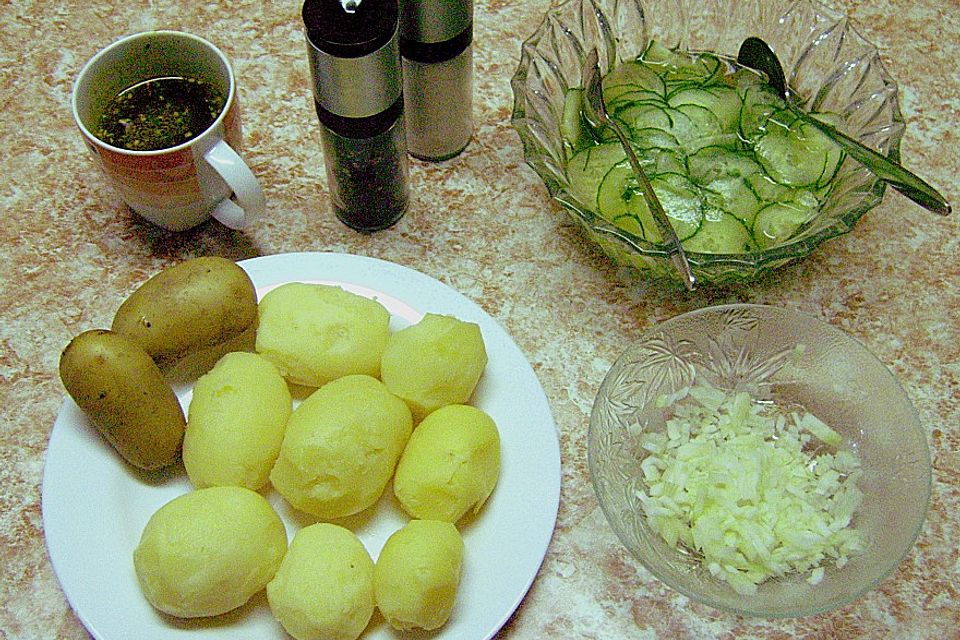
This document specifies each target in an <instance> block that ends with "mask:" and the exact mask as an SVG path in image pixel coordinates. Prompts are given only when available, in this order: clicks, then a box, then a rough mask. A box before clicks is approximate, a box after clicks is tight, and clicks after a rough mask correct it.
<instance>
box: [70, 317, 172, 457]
mask: <svg viewBox="0 0 960 640" xmlns="http://www.w3.org/2000/svg"><path fill="white" fill-rule="evenodd" d="M60 379H61V380H62V381H63V386H64V387H66V389H67V393H69V394H70V397H71V398H73V400H74V402H76V403H77V406H79V407H80V409H81V410H83V412H84V413H85V414H86V415H87V417H89V418H90V420H91V422H93V424H94V426H96V428H97V430H98V431H99V432H100V434H101V435H102V436H103V437H104V438H105V439H106V440H107V442H109V443H110V444H111V445H112V446H113V447H114V448H115V449H116V450H117V451H118V452H119V453H120V455H121V456H123V458H124V459H125V460H126V461H127V462H129V463H130V464H132V465H133V466H135V467H138V468H140V469H145V470H154V469H160V468H162V467H165V466H167V465H169V464H171V463H173V462H175V461H176V460H177V458H178V456H179V453H180V445H181V443H182V441H183V433H184V428H185V424H186V420H185V419H184V415H183V409H182V408H181V406H180V401H179V400H178V399H177V395H176V393H174V391H173V389H172V388H171V387H170V385H169V384H167V383H166V382H165V381H164V379H163V375H162V373H161V372H160V369H159V367H157V365H156V363H155V362H154V361H153V360H152V359H151V358H150V356H149V355H148V354H147V352H146V351H144V350H143V348H142V347H140V345H138V344H137V343H136V342H133V341H132V340H130V339H129V338H126V337H124V336H122V335H119V334H117V333H114V332H112V331H108V330H106V329H93V330H90V331H84V332H83V333H81V334H80V335H78V336H76V337H75V338H74V339H73V340H71V341H70V344H68V345H67V347H66V349H64V351H63V353H62V354H61V356H60Z"/></svg>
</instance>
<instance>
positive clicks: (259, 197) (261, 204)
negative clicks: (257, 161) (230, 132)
mask: <svg viewBox="0 0 960 640" xmlns="http://www.w3.org/2000/svg"><path fill="white" fill-rule="evenodd" d="M203 159H204V160H206V161H207V162H208V163H209V164H210V166H211V167H213V168H214V169H215V170H216V172H217V173H219V174H220V177H221V178H223V181H224V182H226V183H227V186H229V187H230V188H231V189H232V190H233V195H234V197H235V198H236V200H237V201H236V202H234V201H233V200H232V199H231V198H224V199H223V200H221V201H220V203H219V204H217V206H216V208H215V209H214V210H213V211H212V212H211V214H210V215H212V216H213V217H214V218H215V219H217V220H219V221H220V223H221V224H223V225H224V226H225V227H229V228H230V229H243V228H244V227H247V226H248V225H249V224H250V223H251V222H253V221H254V220H255V219H256V218H259V217H260V216H261V215H263V213H264V211H265V210H266V207H267V204H266V199H265V198H264V195H263V190H262V189H261V188H260V183H259V182H258V181H257V178H256V176H254V175H253V172H252V171H250V167H248V166H247V164H246V163H245V162H244V161H243V159H242V158H241V157H240V156H239V155H238V154H237V152H236V151H234V150H233V148H232V147H231V146H230V145H229V144H227V143H226V141H224V140H218V141H217V144H215V145H213V147H211V148H210V150H209V151H207V152H206V153H204V154H203Z"/></svg>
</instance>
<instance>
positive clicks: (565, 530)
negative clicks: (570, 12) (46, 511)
mask: <svg viewBox="0 0 960 640" xmlns="http://www.w3.org/2000/svg"><path fill="white" fill-rule="evenodd" d="M547 4H548V0H511V1H507V0H478V1H477V3H476V17H477V24H476V81H475V92H476V108H475V118H476V136H475V139H474V141H473V142H472V144H471V145H470V146H469V148H468V149H467V150H466V152H465V153H464V154H462V155H461V156H459V157H457V158H456V159H454V160H452V161H449V162H446V163H442V164H437V165H427V164H423V163H416V162H415V163H413V166H412V169H411V184H412V188H413V193H414V196H413V202H412V205H411V208H410V210H409V212H408V213H407V215H406V217H405V218H404V219H403V220H402V221H401V222H400V223H399V224H398V225H397V226H396V227H394V228H392V229H390V230H388V231H384V232H381V233H377V234H374V235H368V236H365V235H360V234H357V233H354V232H352V231H350V230H348V229H347V228H346V227H344V226H343V225H341V224H340V223H338V222H337V221H336V220H335V219H334V217H333V216H332V215H331V213H330V211H329V207H328V201H327V193H326V186H325V182H324V179H323V172H322V167H323V159H322V155H321V151H320V143H319V138H318V130H317V124H316V118H315V115H314V113H313V107H312V105H311V103H310V99H309V93H308V90H307V87H308V82H307V66H306V57H305V53H304V44H303V34H302V30H301V22H300V18H299V2H293V1H288V2H270V1H267V2H263V1H254V0H237V1H234V2H230V3H220V2H183V1H177V0H133V1H131V2H119V1H118V0H107V1H104V2H58V3H51V2H40V1H39V0H16V1H8V2H4V3H3V4H2V6H0V135H2V136H3V146H2V148H3V153H2V154H0V176H2V181H0V216H2V219H0V415H2V434H3V435H2V445H0V550H2V551H0V553H2V555H0V565H2V569H0V572H2V573H0V638H3V639H5V640H6V639H19V640H28V639H43V640H54V639H55V640H68V639H70V640H73V639H78V638H87V637H89V636H88V635H87V633H86V632H85V631H84V629H83V627H82V626H81V624H80V623H79V622H78V620H77V618H76V617H75V616H74V614H73V613H72V612H71V610H70V608H69V606H68V604H67V602H66V600H65V598H64V596H63V593H62V591H61V590H60V587H59V585H58V582H57V578H56V576H55V575H54V573H53V571H52V569H51V565H50V563H49V561H48V558H47V551H46V548H45V545H44V534H43V528H42V523H41V503H40V489H41V478H42V473H43V464H44V453H45V450H46V446H47V439H48V436H49V433H50V430H51V427H52V424H53V421H54V418H55V416H56V414H57V411H58V409H59V407H60V405H61V402H62V401H63V397H64V391H63V387H62V386H61V384H60V382H59V380H58V378H57V361H58V357H59V354H60V351H61V349H62V348H63V347H64V345H66V343H67V342H68V340H69V339H70V337H71V336H73V335H74V334H76V333H78V332H80V331H82V330H84V329H88V328H94V327H100V326H106V325H108V324H109V321H110V318H111V317H112V314H113V312H114V311H115V309H116V307H117V305H118V304H119V301H120V300H121V299H122V298H123V296H125V295H126V294H128V293H129V292H130V291H131V290H132V289H133V288H134V287H135V286H136V285H137V284H139V283H140V282H142V281H143V280H145V279H146V278H147V277H148V276H150V275H152V274H153V273H155V272H157V271H158V270H160V269H161V268H162V267H165V266H167V265H171V264H173V263H176V262H178V261H180V260H183V259H186V258H190V257H193V256H199V255H222V256H226V257H229V258H232V259H238V260H239V259H244V258H249V257H253V256H258V255H268V254H275V253H282V252H290V251H336V252H349V253H355V254H360V255H366V256H374V257H378V258H382V259H386V260H390V261H393V262H396V263H400V264H402V265H406V266H409V267H413V268H416V269H418V270H420V271H422V272H424V273H426V274H428V275H430V276H433V277H435V278H437V279H439V280H441V281H443V282H445V283H447V284H449V285H450V286H452V287H454V288H456V289H457V290H459V291H460V292H462V293H463V294H465V295H466V296H468V297H469V298H471V299H472V300H474V301H476V302H477V303H478V304H479V305H480V306H481V307H483V309H484V310H486V311H487V312H488V313H489V314H490V315H492V316H493V317H494V318H495V319H496V320H498V321H499V322H500V323H501V324H502V326H503V327H504V328H505V329H506V330H507V331H508V332H509V333H510V334H511V335H512V337H513V338H514V339H515V340H516V342H517V343H518V345H519V346H520V348H521V349H522V351H523V352H524V354H525V355H526V357H527V358H528V359H529V361H530V362H531V364H532V365H533V368H534V370H535V372H536V373H537V375H538V377H539V379H540V382H541V383H542V385H543V387H544V388H545V390H546V394H547V397H548V398H549V400H550V403H551V407H552V410H553V413H554V416H555V418H556V424H557V428H558V430H559V434H560V443H561V453H562V464H563V478H562V494H561V504H560V512H559V519H558V522H557V527H556V531H555V534H554V537H553V541H552V543H551V545H550V548H549V550H548V552H547V556H546V559H545V561H544V564H543V567H542V569H541V571H540V574H539V576H538V578H537V580H536V581H535V583H534V585H533V587H532V589H531V591H530V592H529V594H528V596H527V597H526V599H525V600H524V602H523V603H522V605H521V607H520V608H519V610H518V611H517V612H516V614H515V615H514V616H513V617H512V618H511V619H510V620H509V622H508V623H507V625H506V626H505V627H504V629H503V630H502V632H501V636H500V637H502V638H510V639H511V640H513V639H517V640H519V639H541V638H597V639H600V638H664V639H682V638H724V639H733V638H765V639H772V638H791V637H804V638H857V637H863V638H898V639H900V638H904V639H905V638H914V639H919V638H930V639H937V640H940V639H943V638H948V637H953V638H957V637H960V587H958V584H960V557H958V541H960V526H958V513H960V453H958V449H960V266H958V265H960V241H958V237H960V228H958V227H960V217H958V216H957V215H956V214H955V215H954V216H952V217H951V218H948V219H938V218H935V217H933V216H932V215H930V214H928V213H926V212H924V211H922V210H920V209H919V208H918V207H916V206H914V205H912V204H911V203H909V202H908V201H907V200H906V199H905V198H903V197H902V196H900V195H899V194H896V193H895V192H892V191H888V192H887V195H886V198H885V200H884V202H883V203H882V205H881V206H879V207H878V208H876V209H875V210H874V211H872V212H871V213H869V214H868V215H867V216H866V217H865V218H864V219H863V220H862V221H861V223H860V224H859V226H858V227H857V228H856V230H855V232H854V233H852V234H850V235H847V236H844V237H841V238H838V239H836V240H833V241H831V242H829V243H828V244H827V245H826V246H824V247H822V250H820V251H819V252H818V253H817V254H816V255H815V256H813V257H811V258H809V259H807V260H804V261H802V262H800V263H797V264H795V265H793V266H790V267H788V268H786V269H783V270H782V271H780V272H779V273H778V274H777V275H776V276H774V277H769V278H767V279H764V280H761V281H759V282H757V283H755V284H753V285H751V286H749V287H746V288H741V289H733V290H725V291H721V292H716V291H714V292H711V291H701V292H697V293H694V294H692V295H688V294H685V293H683V292H682V291H680V290H678V289H677V288H675V287H666V286H663V285H662V284H658V283H655V282H649V281H647V280H645V279H644V278H643V277H642V276H640V275H637V274H635V273H632V272H627V271H624V270H620V269H617V268H615V267H613V266H612V265H611V264H610V263H609V262H608V261H607V259H606V258H604V257H603V256H602V255H601V254H600V253H599V252H598V251H596V250H594V249H593V248H591V247H590V246H588V245H586V244H585V243H584V241H583V239H582V237H581V235H580V234H579V232H578V231H577V230H576V229H575V228H574V227H573V226H572V224H571V223H569V222H568V220H567V217H566V214H565V213H564V212H563V211H562V210H561V209H560V208H559V207H558V206H557V205H555V204H553V203H552V202H551V201H550V200H549V199H548V197H547V194H546V191H545V189H544V188H543V186H542V185H541V183H540V182H539V180H538V179H537V177H536V175H535V174H534V173H533V171H532V170H530V169H529V168H527V167H526V165H524V163H523V160H522V157H521V147H520V144H519V141H518V137H517V135H516V134H515V133H514V131H513V129H512V128H511V126H510V124H509V116H510V110H511V105H512V94H511V91H510V86H509V80H510V77H511V75H512V73H513V71H514V68H515V65H516V62H517V59H518V56H519V45H520V41H521V40H522V39H523V38H524V37H526V36H527V35H528V34H529V33H530V32H532V31H533V29H534V28H535V26H536V24H537V23H538V21H539V19H540V16H541V15H542V13H543V11H544V10H545V9H546V7H547ZM832 4H833V6H834V7H835V8H837V9H840V10H843V11H847V12H849V13H850V15H851V18H852V20H853V22H854V24H855V25H856V26H857V28H858V29H859V30H860V31H861V32H862V33H863V34H864V35H865V36H866V37H867V38H869V39H871V40H872V41H874V42H875V43H876V44H877V45H878V47H879V49H880V53H881V55H882V57H883V60H884V63H885V64H886V66H887V69H888V70H889V72H890V73H891V74H892V76H893V77H894V78H896V79H897V80H898V81H899V83H900V86H901V106H902V109H903V113H904V116H905V118H906V121H907V131H906V135H905V137H904V139H903V144H902V152H903V157H904V158H905V159H906V160H907V161H908V163H909V165H910V166H912V167H913V168H914V169H915V170H917V172H918V173H920V174H921V175H923V176H925V177H927V178H928V179H929V180H930V181H931V182H932V183H934V184H935V185H937V186H939V187H940V188H941V190H942V191H943V192H944V193H945V195H946V196H947V198H948V199H949V200H950V201H951V202H953V203H954V205H956V204H957V203H960V179H958V174H960V138H958V135H957V127H958V125H960V115H958V114H960V98H958V95H960V75H958V73H960V72H958V65H957V58H958V57H960V4H958V2H957V0H946V1H944V0H846V1H842V2H841V1H837V0H835V1H834V2H833V3H832ZM153 28H175V29H183V30H188V31H193V32H196V33H198V34H199V35H202V36H205V37H207V38H208V39H210V40H212V41H214V42H215V43H217V44H218V45H220V46H221V47H222V48H223V49H224V50H225V51H226V53H227V54H228V56H229V57H230V58H231V59H232V60H233V62H234V64H235V66H236V70H237V73H238V76H239V92H240V96H241V101H242V105H243V110H244V124H245V132H246V148H247V151H246V156H247V158H248V159H249V161H250V162H251V164H252V166H253V168H254V171H255V172H256V174H257V175H258V176H259V178H260V179H261V180H262V183H263V185H264V186H265V189H266V192H267V197H268V201H269V204H268V208H269V210H268V214H267V215H266V217H265V218H264V219H263V220H262V221H261V222H259V223H258V224H257V225H256V226H255V227H254V228H253V229H251V230H249V231H248V232H245V233H235V232H230V231H228V230H226V229H225V228H223V227H221V226H218V225H217V224H215V223H207V224H205V225H203V226H201V227H199V228H197V229H195V230H193V231H190V232H187V233H183V234H179V235H175V234H170V233H165V232H161V231H159V230H157V229H156V228H154V227H152V226H150V225H149V224H147V223H145V222H142V221H141V220H139V219H137V218H136V217H135V216H133V215H132V214H131V213H130V212H129V210H128V209H126V208H125V207H124V206H123V205H122V204H121V202H120V201H119V200H118V198H117V196H116V195H114V193H112V192H111V191H110V190H109V189H108V188H107V187H106V185H105V183H104V181H103V180H102V179H101V177H100V175H99V174H98V172H97V170H96V168H95V167H94V165H93V164H92V162H91V161H90V159H89V158H88V156H87V155H86V151H85V149H84V147H83V145H82V143H81V140H80V137H79V135H78V133H77V131H76V130H75V129H74V124H73V121H72V120H71V117H70V109H69V95H70V89H71V85H72V82H73V79H74V77H75V75H76V73H77V71H78V70H79V68H80V67H81V65H82V64H83V63H84V62H85V61H86V60H87V59H88V58H89V57H90V56H91V55H92V54H93V53H94V52H95V51H96V50H97V49H99V48H101V47H103V46H105V45H106V44H108V43H110V42H112V41H113V40H114V39H116V38H117V37H119V36H120V35H123V34H127V33H132V32H135V31H141V30H148V29H153ZM735 301H743V302H757V303H769V304H774V305H782V306H785V307H789V308H793V309H799V310H801V311H804V312H807V313H809V314H812V315H814V316H817V317H820V318H823V319H825V320H826V321H828V322H830V323H832V324H833V325H835V326H837V327H840V328H841V329H844V330H845V331H847V332H849V333H851V334H852V335H854V336H856V337H857V338H859V339H860V340H862V341H863V342H864V343H865V344H866V345H867V346H868V347H869V348H870V349H871V350H873V352H874V353H876V355H877V356H878V357H879V358H880V359H881V360H882V361H883V362H884V363H886V364H887V365H888V366H889V367H890V369H891V370H892V371H893V372H894V373H895V374H896V375H897V377H898V378H899V379H900V381H901V382H902V384H903V385H904V387H905V388H906V390H907V392H908V394H909V395H910V397H911V398H912V399H913V401H914V402H915V404H916V407H917V409H918V411H919V414H920V417H921V418H922V421H923V424H924V425H925V427H926V429H927V432H928V437H929V443H930V445H931V447H932V452H933V463H934V472H933V495H932V502H931V509H930V513H929V517H928V520H927V522H926V525H925V526H924V528H923V531H922V533H921V536H920V538H919V541H918V543H917V546H916V548H915V549H914V550H913V551H912V552H911V553H910V554H909V556H908V557H907V558H906V559H905V560H904V561H903V563H902V564H901V565H900V567H899V568H898V570H897V571H896V572H895V574H894V575H892V576H891V577H890V578H889V579H888V580H886V581H885V582H883V583H882V584H881V585H880V586H879V588H877V589H876V590H874V591H873V592H871V593H869V594H867V595H866V596H864V597H862V598H860V599H859V600H857V601H856V602H854V603H852V604H850V605H848V606H846V607H844V608H842V609H840V610H838V611H835V612H833V613H830V614H827V615H819V616H814V617H809V618H803V619H797V620H782V621H764V620H754V619H747V618H741V617H737V616H734V615H730V614H727V613H723V612H719V611H716V610H713V609H710V608H707V607H705V606H701V605H699V604H696V603H693V602H690V601H689V600H687V599H686V598H685V597H683V596H681V595H679V594H677V593H676V592H673V591H672V590H670V589H669V588H667V587H666V586H664V585H663V584H661V583H659V582H658V581H657V580H656V579H654V578H653V576H652V575H651V574H649V573H648V572H647V571H646V570H645V569H643V568H642V567H641V566H640V565H639V564H638V563H637V562H635V561H634V560H633V559H631V557H630V556H628V554H627V553H626V552H625V551H624V549H623V548H622V547H621V546H620V545H619V543H618V541H617V539H616V538H615V536H614V534H613V532H612V531H611V530H610V529H609V527H608V526H607V525H606V522H605V521H604V519H603V517H602V514H601V513H600V511H599V509H598V507H597V502H596V499H595V497H594V493H593V489H592V487H591V484H590V480H589V477H588V471H587V466H586V433H587V424H588V417H589V412H590V408H591V403H592V400H593V397H594V394H595V393H596V391H597V388H598V386H599V384H600V382H601V380H602V378H603V376H604V374H605V373H606V371H607V369H608V368H609V366H610V365H611V364H612V363H613V361H614V360H615V359H616V357H617V356H618V354H619V353H620V352H621V350H622V349H623V348H624V347H625V345H626V344H627V343H628V342H629V341H630V340H631V339H633V338H634V337H636V336H637V335H638V334H639V333H641V332H642V331H643V330H644V329H646V328H647V327H649V326H651V325H652V324H653V323H656V322H658V321H661V320H664V319H666V318H669V317H671V316H673V315H676V314H678V313H681V312H684V311H688V310H691V309H694V308H697V307H701V306H705V305H708V304H715V303H725V302H735ZM104 597H109V594H107V593H105V594H104ZM129 637H130V638H136V637H137V634H136V630H133V629H131V630H130V636H129Z"/></svg>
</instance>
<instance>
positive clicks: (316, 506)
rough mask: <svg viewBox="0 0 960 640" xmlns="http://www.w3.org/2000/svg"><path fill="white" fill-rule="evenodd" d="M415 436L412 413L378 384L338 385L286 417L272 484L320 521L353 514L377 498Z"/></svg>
mask: <svg viewBox="0 0 960 640" xmlns="http://www.w3.org/2000/svg"><path fill="white" fill-rule="evenodd" d="M412 428H413V420H412V418H411V417H410V410H409V409H408V408H407V406H406V404H404V402H403V400H401V399H400V398H397V397H396V396H394V395H393V394H391V393H390V392H389V391H387V388H386V387H385V386H384V385H383V383H382V382H380V381H379V380H377V379H376V378H372V377H370V376H366V375H350V376H344V377H343V378H338V379H336V380H334V381H333V382H328V383H327V384H325V385H324V386H322V387H320V388H319V389H317V390H316V391H314V392H313V393H312V394H310V395H309V396H307V398H306V399H304V401H303V402H301V403H300V405H299V406H298V407H297V408H296V409H295V410H294V411H293V413H292V414H291V416H290V419H289V420H288V421H287V429H286V433H285V434H284V437H283V444H282V445H281V447H280V456H279V457H278V458H277V462H276V464H275V465H274V467H273V470H272V471H271V472H270V481H271V482H272V483H273V486H274V487H275V488H276V490H277V491H278V492H279V493H280V495H282V496H283V497H284V498H285V499H286V500H287V501H288V502H289V503H290V504H292V505H293V506H294V507H296V508H297V509H300V510H301V511H305V512H307V513H310V514H313V515H315V516H317V517H318V518H322V519H334V518H342V517H345V516H349V515H352V514H355V513H358V512H360V511H362V510H364V509H366V508H367V507H370V506H371V505H373V504H374V503H375V502H376V501H377V500H378V499H379V498H380V495H381V494H382V493H383V490H384V488H385V487H386V484H387V482H388V481H389V480H390V477H391V475H393V470H394V468H395V466H396V464H397V459H398V458H399V457H400V454H401V452H402V451H403V447H404V445H405V444H406V442H407V439H408V438H409V437H410V432H411V430H412Z"/></svg>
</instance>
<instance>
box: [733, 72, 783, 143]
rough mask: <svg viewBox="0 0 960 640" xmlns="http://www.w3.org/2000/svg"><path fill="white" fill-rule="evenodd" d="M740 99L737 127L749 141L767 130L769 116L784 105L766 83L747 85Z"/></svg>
mask: <svg viewBox="0 0 960 640" xmlns="http://www.w3.org/2000/svg"><path fill="white" fill-rule="evenodd" d="M742 100H743V107H741V109H740V126H739V129H740V135H741V137H743V139H744V140H747V141H749V142H753V141H754V140H756V139H757V138H758V137H760V136H762V135H763V134H764V133H765V132H766V130H767V124H768V122H769V120H770V118H771V116H772V115H773V114H774V113H776V112H778V111H781V110H782V109H783V108H784V107H785V106H786V104H785V103H784V102H783V100H782V99H781V98H780V96H778V95H777V93H776V92H775V91H774V90H773V89H772V88H771V87H770V86H769V85H767V84H762V85H751V86H749V87H747V88H746V90H745V92H744V93H743V95H742ZM791 121H792V120H791Z"/></svg>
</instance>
